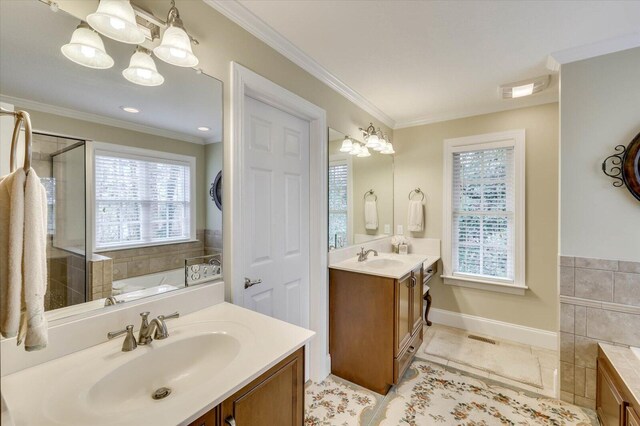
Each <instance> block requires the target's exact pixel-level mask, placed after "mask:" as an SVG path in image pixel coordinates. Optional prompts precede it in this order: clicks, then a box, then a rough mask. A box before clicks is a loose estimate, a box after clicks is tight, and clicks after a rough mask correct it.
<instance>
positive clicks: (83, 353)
mask: <svg viewBox="0 0 640 426" xmlns="http://www.w3.org/2000/svg"><path fill="white" fill-rule="evenodd" d="M188 296H189V297H188ZM182 299H183V300H182ZM196 299H202V300H207V301H208V303H214V304H213V305H209V306H206V307H204V308H201V309H199V310H196V311H194V312H191V313H189V311H188V306H191V305H194V304H196V303H198V302H196ZM181 300H182V301H181ZM223 300H224V284H223V283H222V282H220V283H215V284H211V285H209V286H205V287H202V288H193V289H188V290H185V291H183V293H182V294H180V295H175V296H166V297H165V298H164V299H160V300H155V301H149V302H146V303H144V304H138V305H134V303H133V302H132V303H131V304H132V305H134V306H131V307H127V306H126V305H124V306H114V307H113V308H112V309H110V310H109V312H108V313H104V314H102V315H99V316H97V317H96V318H92V319H85V320H82V321H72V322H69V323H68V324H63V325H61V326H59V327H57V329H54V330H53V331H52V332H51V336H50V338H51V340H50V343H51V344H50V347H49V348H48V349H47V351H45V352H41V353H34V354H31V353H29V354H28V355H27V356H26V357H25V355H24V353H22V354H20V353H18V352H17V349H15V341H13V340H12V339H5V340H3V341H2V342H1V343H2V355H3V356H2V368H3V374H5V375H4V376H3V377H2V396H3V398H4V399H5V401H6V404H7V407H8V411H9V414H10V415H11V417H12V419H13V421H14V423H15V425H16V426H21V425H47V424H64V425H96V426H97V425H147V424H148V425H178V424H179V425H196V426H202V425H205V426H211V425H221V426H222V425H224V426H227V425H235V424H238V425H265V426H266V425H273V424H278V425H300V424H302V418H303V406H304V359H305V354H304V345H305V344H306V343H308V342H309V340H310V339H311V337H312V336H313V335H314V333H313V332H312V331H309V330H305V329H303V328H301V327H297V326H294V325H291V324H289V323H286V322H283V321H279V320H276V319H274V318H271V317H267V316H264V315H261V314H259V313H256V312H253V311H250V310H248V309H244V308H241V307H239V306H236V305H232V304H229V303H225V302H223ZM173 310H178V311H180V312H182V313H185V314H184V315H181V316H180V317H179V318H176V319H171V320H167V322H166V326H167V328H168V337H167V338H165V339H162V340H157V339H156V338H154V340H153V341H152V342H150V343H149V344H146V345H138V346H137V348H135V349H133V350H131V351H129V352H123V351H122V348H123V341H122V337H120V338H114V339H113V340H109V341H105V338H106V332H107V331H111V330H114V329H115V328H116V327H119V328H122V327H124V326H125V325H126V324H129V323H131V324H135V327H136V328H138V324H140V316H139V313H140V312H142V311H151V312H152V316H154V317H155V316H157V315H158V314H162V313H169V312H170V311H173ZM167 318H168V317H167ZM114 326H115V327H114ZM61 329H62V330H61ZM135 334H136V335H137V334H138V333H137V331H136V333H135ZM89 338H101V339H102V341H101V342H99V343H97V344H95V343H93V342H90V341H88V340H87V339H89ZM79 341H81V343H83V344H84V345H85V347H84V348H83V349H79V348H78V349H79V350H76V351H73V349H75V348H73V347H72V346H73V345H75V344H76V343H77V342H79ZM62 351H73V352H67V353H66V354H63V352H62ZM33 357H39V358H40V359H39V360H40V361H44V362H38V363H37V364H36V363H35V358H33ZM44 357H49V359H47V360H44ZM30 360H34V361H33V362H34V364H30V362H32V361H30ZM165 388H166V389H167V390H169V391H170V392H167V391H166V390H165V391H164V392H159V391H162V390H163V389H165Z"/></svg>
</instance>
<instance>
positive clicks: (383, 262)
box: [365, 258, 403, 269]
mask: <svg viewBox="0 0 640 426" xmlns="http://www.w3.org/2000/svg"><path fill="white" fill-rule="evenodd" d="M365 264H366V266H369V267H370V268H374V269H383V268H393V267H396V266H401V265H403V262H402V261H400V260H398V259H385V258H382V259H371V260H367V261H365Z"/></svg>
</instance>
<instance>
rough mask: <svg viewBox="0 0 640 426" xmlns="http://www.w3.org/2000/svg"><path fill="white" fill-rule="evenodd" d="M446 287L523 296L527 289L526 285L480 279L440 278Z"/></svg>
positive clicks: (443, 276) (442, 276)
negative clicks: (453, 286)
mask: <svg viewBox="0 0 640 426" xmlns="http://www.w3.org/2000/svg"><path fill="white" fill-rule="evenodd" d="M440 277H441V278H442V279H443V280H444V283H445V284H447V285H455V286H459V287H467V288H475V289H479V290H487V291H494V292H497V293H507V294H516V295H519V296H524V294H525V291H526V290H528V289H529V287H527V286H526V285H517V284H505V283H501V282H496V281H488V280H481V279H471V278H463V277H452V276H447V275H441V276H440Z"/></svg>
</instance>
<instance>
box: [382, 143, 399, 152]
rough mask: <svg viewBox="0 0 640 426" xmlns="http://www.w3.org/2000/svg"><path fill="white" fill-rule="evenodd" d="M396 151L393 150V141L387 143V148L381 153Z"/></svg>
mask: <svg viewBox="0 0 640 426" xmlns="http://www.w3.org/2000/svg"><path fill="white" fill-rule="evenodd" d="M395 153H396V152H395V151H394V150H393V144H392V143H391V142H389V143H387V145H386V146H385V148H384V149H383V150H382V151H380V154H395Z"/></svg>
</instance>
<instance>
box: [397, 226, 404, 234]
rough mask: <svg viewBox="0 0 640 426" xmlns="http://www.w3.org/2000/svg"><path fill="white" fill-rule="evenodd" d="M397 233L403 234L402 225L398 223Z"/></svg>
mask: <svg viewBox="0 0 640 426" xmlns="http://www.w3.org/2000/svg"><path fill="white" fill-rule="evenodd" d="M397 234H398V235H404V226H402V225H398V232H397Z"/></svg>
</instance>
